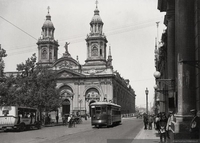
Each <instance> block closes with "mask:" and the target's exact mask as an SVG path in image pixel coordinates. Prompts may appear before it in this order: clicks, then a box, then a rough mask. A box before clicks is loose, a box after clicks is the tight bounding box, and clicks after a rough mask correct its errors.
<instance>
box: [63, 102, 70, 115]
mask: <svg viewBox="0 0 200 143" xmlns="http://www.w3.org/2000/svg"><path fill="white" fill-rule="evenodd" d="M62 114H63V115H65V114H70V101H69V100H68V99H65V100H64V101H63V102H62Z"/></svg>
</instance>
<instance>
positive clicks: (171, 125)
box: [166, 111, 176, 143]
mask: <svg viewBox="0 0 200 143" xmlns="http://www.w3.org/2000/svg"><path fill="white" fill-rule="evenodd" d="M175 123H176V118H175V116H174V114H173V111H169V116H168V120H167V126H166V130H167V143H173V141H174V131H175Z"/></svg>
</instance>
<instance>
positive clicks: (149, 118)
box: [143, 111, 176, 143]
mask: <svg viewBox="0 0 200 143" xmlns="http://www.w3.org/2000/svg"><path fill="white" fill-rule="evenodd" d="M143 120H144V129H145V130H146V129H149V130H151V129H152V124H154V128H155V129H156V130H157V131H158V133H159V135H160V142H161V143H165V142H166V140H168V142H169V143H172V142H173V140H174V135H173V134H174V123H175V122H176V120H175V117H174V115H173V112H172V111H170V112H169V115H168V117H167V115H166V114H165V112H162V113H159V114H157V115H147V114H146V113H144V115H143Z"/></svg>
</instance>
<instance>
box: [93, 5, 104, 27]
mask: <svg viewBox="0 0 200 143" xmlns="http://www.w3.org/2000/svg"><path fill="white" fill-rule="evenodd" d="M95 23H96V24H97V23H100V24H103V22H102V20H101V17H100V15H99V10H98V8H97V7H96V9H95V10H94V16H93V18H92V20H91V22H90V25H92V24H95Z"/></svg>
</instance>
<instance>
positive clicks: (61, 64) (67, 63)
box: [53, 57, 80, 69]
mask: <svg viewBox="0 0 200 143" xmlns="http://www.w3.org/2000/svg"><path fill="white" fill-rule="evenodd" d="M79 65H80V64H79V63H78V62H77V61H76V60H74V59H73V58H68V57H62V58H60V59H58V60H57V61H56V62H55V63H54V65H53V67H56V68H57V69H63V68H67V69H76V68H79Z"/></svg>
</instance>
